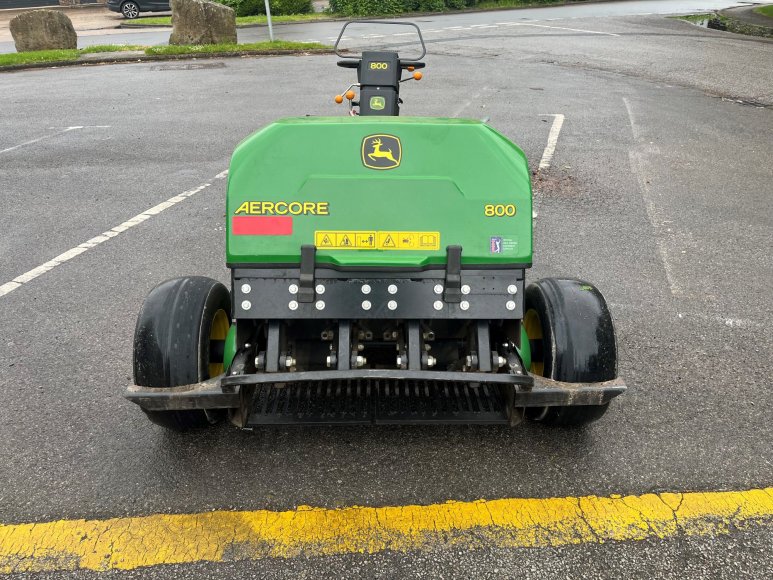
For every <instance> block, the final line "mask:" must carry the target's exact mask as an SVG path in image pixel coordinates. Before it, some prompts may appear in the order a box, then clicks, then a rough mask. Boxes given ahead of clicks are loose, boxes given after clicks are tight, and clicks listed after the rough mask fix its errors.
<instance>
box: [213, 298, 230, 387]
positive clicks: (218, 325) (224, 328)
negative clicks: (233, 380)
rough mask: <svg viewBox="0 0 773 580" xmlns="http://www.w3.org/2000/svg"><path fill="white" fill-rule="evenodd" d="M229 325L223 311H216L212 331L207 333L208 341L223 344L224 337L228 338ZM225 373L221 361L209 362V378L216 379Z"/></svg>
mask: <svg viewBox="0 0 773 580" xmlns="http://www.w3.org/2000/svg"><path fill="white" fill-rule="evenodd" d="M230 326H231V325H230V323H229V322H228V315H227V314H226V313H225V310H222V309H221V310H218V311H217V312H215V318H213V319H212V329H211V330H210V331H209V340H210V342H212V341H213V340H221V341H223V342H225V339H226V337H227V336H228V329H229V328H230ZM224 372H225V369H224V368H223V360H222V359H221V360H219V361H214V360H210V361H209V376H210V377H216V376H217V375H221V374H223V373H224Z"/></svg>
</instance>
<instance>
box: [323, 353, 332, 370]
mask: <svg viewBox="0 0 773 580" xmlns="http://www.w3.org/2000/svg"><path fill="white" fill-rule="evenodd" d="M325 361H326V363H327V366H328V368H330V367H332V366H333V357H332V356H330V355H327V358H326V359H325Z"/></svg>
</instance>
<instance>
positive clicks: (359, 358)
mask: <svg viewBox="0 0 773 580" xmlns="http://www.w3.org/2000/svg"><path fill="white" fill-rule="evenodd" d="M367 362H368V359H366V358H365V357H364V356H360V355H357V368H360V367H364V366H365V363H367Z"/></svg>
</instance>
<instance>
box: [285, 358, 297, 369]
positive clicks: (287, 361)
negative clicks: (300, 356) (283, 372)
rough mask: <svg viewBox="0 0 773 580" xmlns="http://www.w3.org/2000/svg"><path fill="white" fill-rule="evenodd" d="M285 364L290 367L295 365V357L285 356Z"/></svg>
mask: <svg viewBox="0 0 773 580" xmlns="http://www.w3.org/2000/svg"><path fill="white" fill-rule="evenodd" d="M285 366H286V367H287V368H288V369H290V368H292V367H294V366H295V359H294V358H293V357H291V356H287V357H285Z"/></svg>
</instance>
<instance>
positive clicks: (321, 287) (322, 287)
mask: <svg viewBox="0 0 773 580" xmlns="http://www.w3.org/2000/svg"><path fill="white" fill-rule="evenodd" d="M314 290H315V291H316V292H317V294H324V293H325V285H324V284H317V287H316V288H314Z"/></svg>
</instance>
